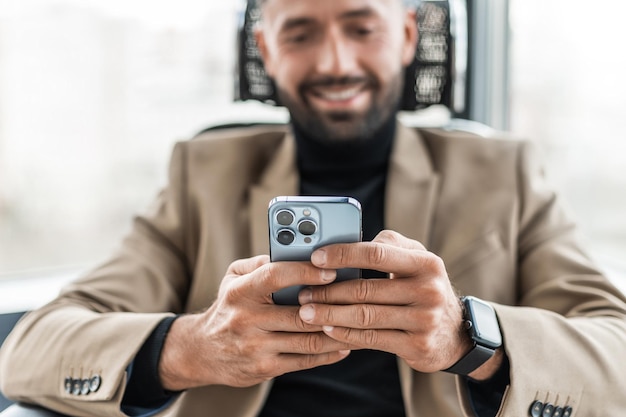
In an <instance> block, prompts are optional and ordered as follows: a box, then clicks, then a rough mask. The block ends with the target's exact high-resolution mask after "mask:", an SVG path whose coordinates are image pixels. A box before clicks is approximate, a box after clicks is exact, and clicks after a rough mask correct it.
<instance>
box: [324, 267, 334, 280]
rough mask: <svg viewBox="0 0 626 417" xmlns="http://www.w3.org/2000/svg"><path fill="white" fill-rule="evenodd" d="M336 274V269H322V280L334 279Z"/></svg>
mask: <svg viewBox="0 0 626 417" xmlns="http://www.w3.org/2000/svg"><path fill="white" fill-rule="evenodd" d="M336 275H337V272H336V271H335V270H334V269H322V281H326V282H329V281H332V280H334V279H335V276H336Z"/></svg>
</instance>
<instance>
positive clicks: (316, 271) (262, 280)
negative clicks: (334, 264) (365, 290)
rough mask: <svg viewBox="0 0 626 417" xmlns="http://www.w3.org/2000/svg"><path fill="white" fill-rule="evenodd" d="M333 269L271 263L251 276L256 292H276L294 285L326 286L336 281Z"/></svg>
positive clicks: (308, 264)
mask: <svg viewBox="0 0 626 417" xmlns="http://www.w3.org/2000/svg"><path fill="white" fill-rule="evenodd" d="M336 277H337V272H336V271H335V270H333V269H320V268H317V267H315V266H313V265H312V264H311V263H310V262H270V263H267V264H264V265H262V266H261V267H260V268H258V269H256V270H255V271H254V272H252V273H251V274H250V278H249V279H250V281H251V282H252V286H253V287H255V289H256V290H259V291H264V292H268V291H269V292H275V291H278V290H280V289H282V288H287V287H291V286H294V285H324V284H329V283H331V282H333V281H334V280H335V278H336Z"/></svg>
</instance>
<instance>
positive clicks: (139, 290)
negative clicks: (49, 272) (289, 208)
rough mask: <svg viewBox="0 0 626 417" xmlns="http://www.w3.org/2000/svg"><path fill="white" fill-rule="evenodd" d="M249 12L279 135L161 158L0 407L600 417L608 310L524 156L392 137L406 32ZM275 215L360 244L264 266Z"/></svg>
mask: <svg viewBox="0 0 626 417" xmlns="http://www.w3.org/2000/svg"><path fill="white" fill-rule="evenodd" d="M261 8H262V15H263V16H262V23H261V24H260V26H259V28H258V32H257V41H258V45H259V48H260V51H261V53H262V56H263V59H264V62H265V66H266V69H267V72H268V74H269V75H270V76H271V77H272V78H273V79H274V81H275V83H276V85H277V88H278V92H279V97H280V100H281V102H282V103H283V104H284V105H285V106H286V107H287V108H288V110H289V112H290V113H291V116H292V122H291V123H290V124H289V125H288V126H285V127H278V128H277V127H253V128H245V129H232V130H228V131H218V132H211V133H205V134H202V135H200V136H199V137H197V138H195V139H194V140H191V141H186V142H181V143H179V144H177V146H176V148H175V150H174V152H173V156H172V162H171V166H170V178H169V184H168V185H167V187H166V188H165V189H164V190H163V192H162V193H161V194H160V195H159V196H158V197H157V199H156V201H155V203H154V204H153V205H152V206H151V207H150V209H149V210H147V211H146V213H144V214H143V215H142V216H139V217H138V218H137V219H136V220H135V223H134V227H133V230H132V231H131V232H130V234H129V236H128V237H127V238H126V239H125V240H124V242H123V244H122V246H121V248H120V249H119V250H118V251H117V252H116V253H115V254H114V255H113V256H112V257H111V259H110V260H109V261H108V262H106V263H105V264H103V265H102V266H100V267H98V268H96V269H95V270H94V271H92V272H90V273H89V274H87V275H86V276H85V277H84V278H82V279H81V280H79V281H77V282H75V283H73V284H71V285H69V286H68V287H67V288H65V289H64V291H63V293H62V294H61V295H60V296H59V297H58V298H57V299H56V300H55V301H53V302H52V303H50V304H49V305H47V306H45V307H43V308H42V309H40V310H38V311H35V312H33V313H31V314H29V315H28V316H27V317H26V318H25V319H24V320H23V321H22V322H21V323H20V324H19V325H18V326H17V327H16V329H15V331H14V332H13V333H12V335H11V336H10V337H9V338H8V339H7V341H6V343H5V345H4V346H3V349H2V351H1V352H0V387H1V389H2V390H3V392H5V393H6V394H7V395H8V396H9V397H11V398H14V399H16V400H20V401H25V402H32V403H37V404H41V405H43V406H45V407H49V408H52V409H55V410H59V411H61V412H63V413H66V414H70V415H81V416H85V415H87V416H123V415H130V416H151V415H176V416H184V417H196V416H197V417H200V416H202V417H206V416H217V417H229V416H233V417H240V416H241V417H244V416H245V417H248V416H249V417H252V416H262V417H284V416H300V417H306V416H320V415H323V416H330V417H347V416H359V417H400V416H412V417H453V416H462V415H465V416H481V417H484V416H495V415H496V414H497V415H500V416H507V417H508V416H515V417H518V416H533V417H534V416H553V417H572V416H574V415H576V416H593V415H622V414H623V412H624V410H626V397H625V396H624V395H623V393H622V392H621V391H620V388H619V387H620V385H619V384H618V383H616V382H615V381H620V380H623V379H624V378H626V362H625V361H623V360H622V357H623V354H624V350H625V348H624V346H626V320H625V319H626V299H625V298H624V296H623V295H622V294H621V293H620V292H619V291H618V290H616V289H615V288H614V287H613V286H612V285H611V284H610V282H609V281H608V280H607V279H606V278H605V277H604V276H602V274H601V273H600V272H599V271H598V270H597V269H596V268H595V267H594V265H593V263H592V261H591V260H590V259H589V257H588V256H586V255H585V252H584V250H583V249H582V248H581V246H580V245H579V243H578V241H577V239H576V237H575V228H574V225H573V224H572V222H571V221H570V220H569V219H568V218H567V216H566V215H565V214H564V212H563V210H562V209H561V208H560V206H559V199H558V198H557V197H556V195H555V193H554V192H553V191H552V190H551V189H550V188H549V187H547V186H546V184H545V182H544V179H543V177H542V170H541V167H539V166H538V165H537V164H536V162H535V160H534V158H533V156H532V151H531V148H530V146H529V144H528V143H526V142H522V141H514V140H510V139H507V140H499V139H494V138H489V139H486V138H482V137H478V136H476V135H472V134H468V133H463V132H454V131H448V130H441V129H409V128H407V127H405V126H403V125H402V124H401V123H399V122H397V121H396V112H397V109H398V105H399V101H400V97H401V93H402V91H403V88H404V87H403V85H402V84H403V83H402V80H403V71H404V68H405V67H406V66H407V65H408V64H409V63H410V62H411V60H412V59H413V56H414V54H415V43H416V39H417V37H418V33H417V28H416V23H415V21H416V19H415V15H414V12H413V11H411V10H408V9H406V8H405V7H404V6H403V4H402V2H401V1H400V0H297V1H295V0H263V1H262V4H261ZM295 194H300V195H340V196H350V197H354V198H356V199H358V200H359V201H360V202H361V204H362V207H363V240H364V241H363V242H359V243H353V244H338V245H331V246H327V247H323V248H320V249H318V250H317V251H315V252H314V253H313V255H312V257H311V262H275V263H271V262H270V261H269V257H268V256H267V253H268V224H267V205H268V202H269V201H270V200H271V199H272V198H274V197H276V196H278V195H295ZM340 268H360V269H362V270H363V277H364V279H359V280H352V281H344V282H337V283H334V282H333V281H334V280H335V278H336V270H337V269H340ZM294 285H304V286H305V289H303V290H302V291H301V292H300V293H299V302H300V305H298V306H283V305H275V304H274V303H273V301H272V297H271V294H272V293H273V292H275V291H278V290H280V289H282V288H286V287H291V286H294ZM459 295H460V296H461V297H459Z"/></svg>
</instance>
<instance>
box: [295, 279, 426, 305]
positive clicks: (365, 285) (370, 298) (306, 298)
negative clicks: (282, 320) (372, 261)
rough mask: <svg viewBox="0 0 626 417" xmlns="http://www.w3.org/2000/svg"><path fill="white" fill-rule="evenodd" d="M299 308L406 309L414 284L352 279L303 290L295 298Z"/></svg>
mask: <svg viewBox="0 0 626 417" xmlns="http://www.w3.org/2000/svg"><path fill="white" fill-rule="evenodd" d="M298 301H299V302H300V305H305V304H309V303H320V304H383V305H384V304H386V305H396V306H402V305H408V304H412V303H414V302H415V301H416V295H415V288H414V283H412V282H407V281H406V280H389V279H373V278H370V279H355V280H349V281H343V282H337V283H334V284H332V285H320V286H316V287H308V288H304V289H303V290H302V291H300V293H299V295H298Z"/></svg>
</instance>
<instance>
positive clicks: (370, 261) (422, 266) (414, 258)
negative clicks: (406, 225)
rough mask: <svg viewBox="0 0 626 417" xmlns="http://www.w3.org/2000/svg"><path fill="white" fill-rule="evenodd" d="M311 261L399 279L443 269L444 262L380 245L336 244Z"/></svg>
mask: <svg viewBox="0 0 626 417" xmlns="http://www.w3.org/2000/svg"><path fill="white" fill-rule="evenodd" d="M311 262H312V263H313V264H314V265H315V266H317V267H319V268H330V269H339V268H361V269H373V270H376V271H383V272H388V273H393V274H396V275H398V276H407V275H415V274H416V272H419V271H423V270H432V269H433V268H442V269H444V270H445V268H443V262H442V261H441V259H440V258H439V257H437V256H436V255H434V254H433V253H431V252H427V251H423V250H415V249H406V248H402V247H398V246H393V245H389V244H386V243H380V242H361V243H339V244H334V245H329V246H325V247H323V248H320V249H318V250H316V251H315V252H313V254H312V256H311Z"/></svg>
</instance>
